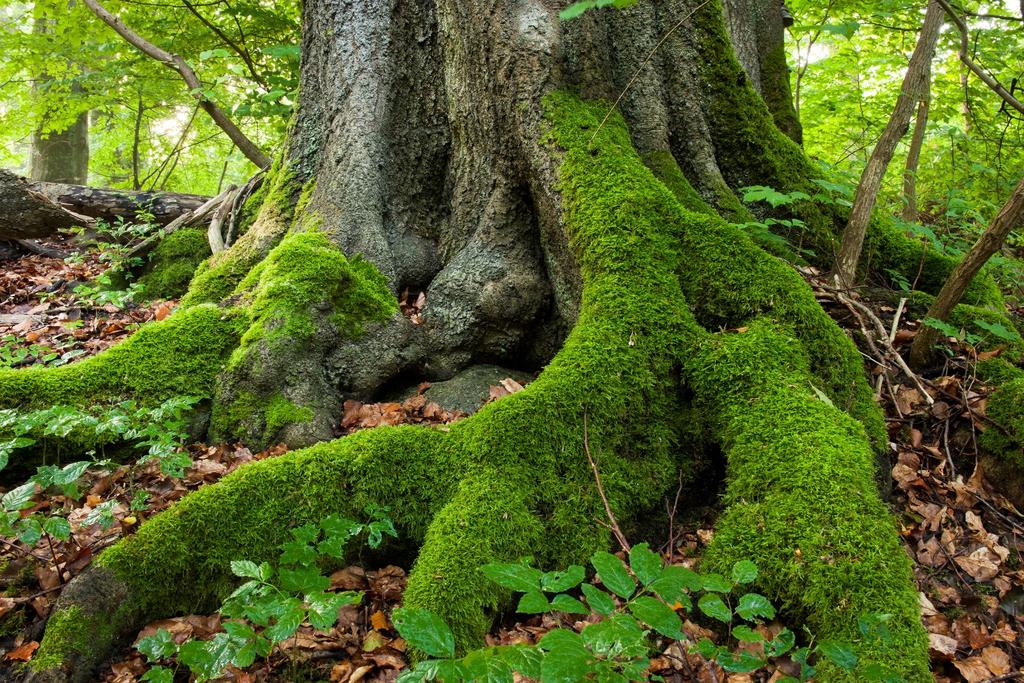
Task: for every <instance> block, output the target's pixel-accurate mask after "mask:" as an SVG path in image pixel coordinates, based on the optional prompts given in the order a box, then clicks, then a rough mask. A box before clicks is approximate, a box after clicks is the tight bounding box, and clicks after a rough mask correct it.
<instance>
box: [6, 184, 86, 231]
mask: <svg viewBox="0 0 1024 683" xmlns="http://www.w3.org/2000/svg"><path fill="white" fill-rule="evenodd" d="M93 222H94V221H93V219H92V218H89V217H88V216H83V215H81V214H78V213H75V212H73V211H68V210H67V209H65V208H63V207H61V206H59V205H58V204H56V203H55V202H53V201H52V200H51V199H49V198H48V197H46V196H45V195H42V194H40V193H39V192H36V191H35V190H33V189H32V188H31V186H30V183H29V181H27V180H25V179H24V178H22V177H21V176H18V175H15V174H13V173H11V172H9V171H4V170H2V169H0V239H6V240H24V239H33V238H36V237H46V236H47V235H52V234H54V233H56V232H57V231H58V230H60V229H61V228H69V227H71V226H73V225H82V226H86V227H91V226H92V224H93Z"/></svg>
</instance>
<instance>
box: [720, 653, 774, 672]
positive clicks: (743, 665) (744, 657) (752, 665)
mask: <svg viewBox="0 0 1024 683" xmlns="http://www.w3.org/2000/svg"><path fill="white" fill-rule="evenodd" d="M765 664H767V662H766V661H765V659H764V658H762V657H758V656H756V655H754V654H752V653H750V652H740V653H733V652H721V653H719V655H718V665H719V666H721V667H722V668H723V669H725V670H726V671H728V672H729V673H736V674H739V673H750V672H751V671H757V670H758V669H760V668H761V667H762V666H764V665H765Z"/></svg>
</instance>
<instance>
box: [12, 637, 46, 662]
mask: <svg viewBox="0 0 1024 683" xmlns="http://www.w3.org/2000/svg"><path fill="white" fill-rule="evenodd" d="M38 649H39V643H38V642H36V641H35V640H31V641H29V642H27V643H25V644H24V645H22V646H21V647H19V648H15V649H13V650H11V651H10V652H8V653H7V654H6V655H4V658H5V659H8V660H10V661H12V662H27V661H28V660H30V659H32V655H33V654H34V653H35V651H36V650H38Z"/></svg>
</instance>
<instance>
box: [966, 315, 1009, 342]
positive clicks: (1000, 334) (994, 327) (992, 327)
mask: <svg viewBox="0 0 1024 683" xmlns="http://www.w3.org/2000/svg"><path fill="white" fill-rule="evenodd" d="M974 324H975V325H977V326H978V327H980V328H981V329H983V330H985V331H986V332H988V333H990V334H991V335H993V336H994V337H996V338H997V339H1002V340H1003V341H1016V340H1017V339H1018V338H1019V337H1018V335H1016V334H1014V333H1013V332H1011V331H1010V330H1008V329H1007V328H1006V326H1005V325H1002V324H1000V323H990V322H988V321H986V320H977V319H975V321H974Z"/></svg>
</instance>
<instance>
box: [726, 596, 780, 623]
mask: <svg viewBox="0 0 1024 683" xmlns="http://www.w3.org/2000/svg"><path fill="white" fill-rule="evenodd" d="M736 613H737V614H739V615H740V616H741V617H743V618H744V619H746V620H747V621H753V620H754V619H757V618H758V617H760V618H763V619H774V618H775V608H774V607H773V606H772V603H771V602H770V601H769V600H768V598H766V597H764V596H763V595H759V594H758V593H747V594H746V595H744V596H743V597H741V598H740V601H739V604H738V605H736Z"/></svg>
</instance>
